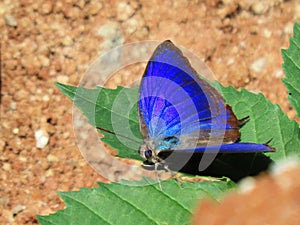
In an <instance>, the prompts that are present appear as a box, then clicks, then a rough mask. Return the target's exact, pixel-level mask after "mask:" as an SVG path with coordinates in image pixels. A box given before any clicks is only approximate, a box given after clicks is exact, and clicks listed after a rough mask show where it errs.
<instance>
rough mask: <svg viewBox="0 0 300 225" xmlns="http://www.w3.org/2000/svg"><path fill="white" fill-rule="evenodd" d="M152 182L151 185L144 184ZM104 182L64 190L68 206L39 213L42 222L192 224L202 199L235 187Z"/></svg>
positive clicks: (225, 184) (221, 183)
mask: <svg viewBox="0 0 300 225" xmlns="http://www.w3.org/2000/svg"><path fill="white" fill-rule="evenodd" d="M145 182H146V183H149V185H143V184H145ZM126 183H127V184H131V185H141V186H127V185H125V184H118V183H112V184H103V183H99V187H97V188H93V189H85V188H82V189H80V191H78V192H66V193H60V196H61V198H62V199H63V200H64V201H65V203H66V206H67V207H66V209H64V210H61V211H57V212H56V213H55V214H53V215H49V216H38V220H39V222H40V224H41V225H50V224H51V225H55V224H57V225H61V224H64V225H68V224H80V225H85V224H87V225H90V224H101V225H104V224H113V225H117V224H122V225H123V224H140V225H142V224H145V225H149V224H172V225H176V224H178V225H183V224H189V221H190V217H191V215H192V212H193V209H194V207H195V206H196V204H197V203H198V201H199V200H200V199H203V198H207V197H210V198H212V199H214V200H217V201H218V200H220V198H221V197H222V195H223V194H224V193H225V192H226V191H227V190H229V189H232V188H234V187H235V184H234V183H233V182H230V181H226V182H224V181H216V182H207V181H206V182H196V183H190V182H183V183H182V186H183V187H180V186H179V184H178V183H177V181H175V180H174V179H172V180H168V181H163V182H162V189H163V191H161V190H160V189H159V186H158V184H150V183H153V181H151V180H149V179H146V178H145V179H144V180H142V181H135V182H134V181H131V182H126Z"/></svg>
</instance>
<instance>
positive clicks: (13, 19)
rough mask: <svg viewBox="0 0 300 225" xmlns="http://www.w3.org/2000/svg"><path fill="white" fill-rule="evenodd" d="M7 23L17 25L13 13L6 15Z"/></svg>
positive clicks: (11, 25) (12, 25)
mask: <svg viewBox="0 0 300 225" xmlns="http://www.w3.org/2000/svg"><path fill="white" fill-rule="evenodd" d="M5 24H6V25H8V26H10V27H16V26H17V25H18V23H17V20H16V18H15V17H13V16H12V15H5Z"/></svg>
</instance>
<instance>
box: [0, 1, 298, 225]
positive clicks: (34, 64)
mask: <svg viewBox="0 0 300 225" xmlns="http://www.w3.org/2000/svg"><path fill="white" fill-rule="evenodd" d="M39 2H40V3H39ZM128 2H129V3H127V1H113V0H111V1H103V2H101V3H100V2H98V1H96V0H91V1H87V3H85V1H84V0H78V1H75V0H63V1H52V0H50V1H34V0H20V1H13V0H5V1H1V2H0V30H1V58H2V65H1V70H2V90H1V96H2V103H1V133H0V136H1V140H0V170H1V177H0V224H37V220H36V217H35V216H36V214H42V215H47V214H49V213H53V212H55V211H56V210H58V209H61V208H63V207H64V204H63V203H62V201H61V200H60V199H59V197H58V195H57V191H74V190H78V189H79V188H80V187H93V186H96V181H104V179H103V178H102V177H101V176H100V175H99V174H97V173H96V172H95V171H93V169H91V168H90V167H89V166H88V165H87V163H86V162H85V160H84V159H83V158H82V156H81V154H80V152H79V151H78V149H77V147H76V144H75V138H74V134H73V128H72V102H71V101H70V100H69V99H67V98H66V97H65V96H63V95H62V94H61V93H60V92H59V91H58V90H57V89H56V87H55V86H54V84H53V82H54V81H60V82H63V83H70V84H73V85H77V84H78V83H79V81H80V79H81V77H82V75H83V74H84V72H85V71H86V69H87V68H88V65H89V64H90V63H91V62H93V60H94V59H95V58H97V56H98V55H99V54H100V53H101V52H103V50H104V49H107V48H109V47H110V45H109V44H110V43H112V44H113V42H112V41H111V40H112V39H117V43H116V44H122V43H130V42H136V41H142V40H161V41H163V40H165V39H170V40H172V41H173V42H174V43H176V44H178V45H181V46H185V47H186V48H187V49H190V50H191V51H193V52H194V53H195V54H197V55H199V56H200V57H201V58H203V59H205V61H206V63H207V64H208V65H209V66H210V68H211V69H212V71H213V72H214V73H215V75H216V77H217V78H218V79H219V81H220V82H221V83H222V84H224V85H233V86H235V87H238V88H241V87H245V88H247V89H248V90H251V91H254V92H261V93H263V94H264V95H265V96H266V97H267V98H269V99H270V100H271V101H272V102H273V103H277V104H279V105H280V107H281V108H282V109H283V111H285V112H287V113H288V115H289V117H290V118H294V117H295V113H294V111H292V109H291V106H290V105H289V103H288V100H287V93H286V89H285V87H284V86H283V84H282V83H281V78H282V77H284V74H283V71H282V67H281V64H282V58H281V53H280V50H281V49H282V48H287V47H288V45H289V38H290V37H291V36H292V29H293V23H294V22H295V21H296V20H297V19H299V17H297V16H299V15H300V6H299V4H297V3H296V2H294V1H283V0H271V1H267V0H266V1H260V2H259V3H257V2H258V1H257V2H256V1H247V0H242V1H227V0H223V1H218V0H213V1H209V0H207V1H193V0H192V1H188V0H181V1H176V2H174V3H172V2H171V1H128ZM249 2H254V3H249ZM104 25H106V26H108V27H113V30H114V34H113V35H108V36H100V35H99V34H97V31H98V30H99V28H100V27H103V26H104ZM105 43H106V44H105ZM257 60H258V61H257ZM255 62H256V63H255ZM257 62H260V63H261V67H260V65H257ZM141 75H142V74H134V76H136V77H140V76H141ZM115 82H116V84H119V85H122V84H125V83H126V79H116V80H115ZM38 129H41V130H42V131H43V132H45V133H46V135H49V138H50V139H49V143H48V145H47V146H46V147H44V148H43V149H39V148H37V147H36V141H35V137H34V133H35V131H37V130H38ZM270 191H272V190H270Z"/></svg>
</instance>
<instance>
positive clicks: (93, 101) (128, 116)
mask: <svg viewBox="0 0 300 225" xmlns="http://www.w3.org/2000/svg"><path fill="white" fill-rule="evenodd" d="M55 84H56V86H57V87H58V88H59V90H60V91H61V92H62V93H64V94H65V95H66V96H68V97H69V98H70V99H71V100H72V101H73V102H74V104H75V105H76V106H77V107H78V108H79V109H80V110H81V111H82V113H83V114H84V115H85V116H86V117H87V118H88V121H89V123H90V124H91V125H93V126H96V127H101V128H103V129H106V130H109V131H114V132H116V133H117V134H120V135H122V136H125V138H123V137H120V136H119V135H118V136H116V135H114V134H110V133H107V132H103V131H101V133H103V134H104V137H103V138H102V141H103V142H104V143H106V144H108V145H109V146H110V147H112V148H114V149H117V150H120V151H119V154H118V156H119V157H121V158H131V159H137V160H141V157H140V156H139V154H137V149H138V148H139V146H140V144H141V143H142V137H141V133H140V131H139V130H140V128H139V121H138V115H137V113H138V109H137V104H136V103H137V96H138V89H137V88H134V89H129V88H122V87H118V88H117V89H105V88H100V87H99V88H96V89H86V88H82V87H73V86H69V85H65V84H60V83H55ZM126 137H129V138H131V139H134V140H135V141H133V140H131V139H128V138H126ZM128 146H132V147H131V148H130V147H128Z"/></svg>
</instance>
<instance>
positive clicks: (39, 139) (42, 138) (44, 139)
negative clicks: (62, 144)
mask: <svg viewBox="0 0 300 225" xmlns="http://www.w3.org/2000/svg"><path fill="white" fill-rule="evenodd" d="M34 137H35V140H36V147H37V148H40V149H42V148H44V147H46V146H47V144H48V142H49V135H48V134H47V132H46V131H44V130H41V129H39V130H36V131H35V132H34Z"/></svg>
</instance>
